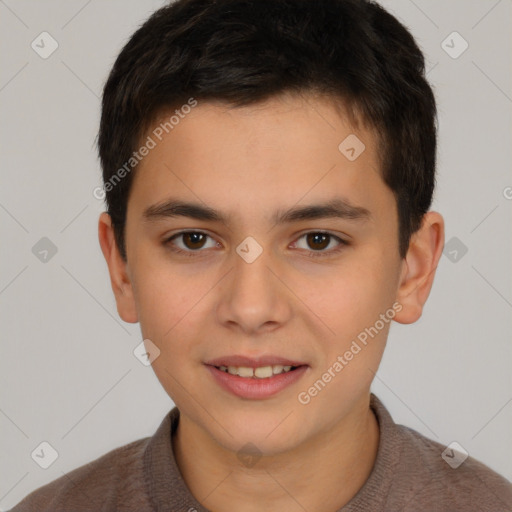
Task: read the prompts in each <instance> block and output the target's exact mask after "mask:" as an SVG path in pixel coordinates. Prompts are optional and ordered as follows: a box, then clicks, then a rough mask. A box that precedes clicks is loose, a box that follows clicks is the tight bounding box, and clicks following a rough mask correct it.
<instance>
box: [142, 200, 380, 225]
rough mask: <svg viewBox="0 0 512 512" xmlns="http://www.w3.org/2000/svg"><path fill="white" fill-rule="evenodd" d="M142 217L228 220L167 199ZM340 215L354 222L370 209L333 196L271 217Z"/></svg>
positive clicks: (364, 217) (291, 219) (276, 220)
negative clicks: (321, 201)
mask: <svg viewBox="0 0 512 512" xmlns="http://www.w3.org/2000/svg"><path fill="white" fill-rule="evenodd" d="M143 217H144V219H146V220H148V221H154V220H160V219H163V218H172V217H189V218H191V219H196V220H203V221H212V222H222V223H224V224H227V223H228V221H229V219H228V217H227V216H226V215H224V214H223V213H221V212H220V211H218V210H215V209H213V208H210V207H209V206H204V205H201V204H199V203H191V202H184V201H180V200H176V199H169V200H166V201H164V202H162V203H159V204H155V205H152V206H149V207H148V208H146V209H145V210H144V213H143ZM327 218H340V219H347V220H354V221H366V220H370V219H371V218H372V214H371V212H370V211H369V210H368V209H366V208H363V207H362V206H356V205H353V204H351V203H350V202H349V201H347V200H346V199H343V198H334V199H332V200H330V201H328V202H326V203H322V204H311V205H307V206H294V207H292V208H290V209H288V210H284V211H283V210H278V211H276V212H275V213H274V215H273V216H272V218H271V219H270V220H271V221H272V222H273V223H275V224H285V223H291V222H298V221H303V220H318V219H327Z"/></svg>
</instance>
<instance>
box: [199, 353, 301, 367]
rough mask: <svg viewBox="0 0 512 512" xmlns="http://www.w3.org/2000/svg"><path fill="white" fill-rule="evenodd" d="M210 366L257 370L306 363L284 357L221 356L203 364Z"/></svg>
mask: <svg viewBox="0 0 512 512" xmlns="http://www.w3.org/2000/svg"><path fill="white" fill-rule="evenodd" d="M205 364H206V365H210V366H244V367H247V368H258V367H260V366H274V365H282V366H304V365H305V364H306V363H303V362H301V361H297V360H294V359H287V358H286V357H281V356H274V355H271V354H269V355H262V356H259V357H248V356H243V355H232V356H222V357H217V358H215V359H210V360H209V361H206V362H205Z"/></svg>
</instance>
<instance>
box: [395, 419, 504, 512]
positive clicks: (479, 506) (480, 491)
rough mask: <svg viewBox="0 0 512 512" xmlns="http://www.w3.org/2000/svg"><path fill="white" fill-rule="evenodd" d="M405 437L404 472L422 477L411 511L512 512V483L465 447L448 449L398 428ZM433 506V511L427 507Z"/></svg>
mask: <svg viewBox="0 0 512 512" xmlns="http://www.w3.org/2000/svg"><path fill="white" fill-rule="evenodd" d="M397 429H399V431H400V434H401V438H402V443H401V444H402V450H401V457H400V473H402V474H403V473H404V471H405V472H407V473H408V474H409V477H410V478H412V479H413V480H414V476H415V475H418V477H419V476H420V475H421V483H419V485H418V486H417V487H416V488H415V493H414V497H413V498H412V500H411V502H410V503H409V505H408V506H409V508H405V509H404V510H416V509H417V504H418V503H421V504H424V505H422V510H450V511H455V510H461V511H463V510H464V511H466V510H475V511H481V512H487V511H489V512H490V511H493V512H494V511H512V484H511V483H510V482H509V481H508V480H506V479H505V478H504V477H502V476H501V475H499V474H498V473H496V472H495V471H493V470H492V469H490V468H489V467H488V466H486V465H485V464H483V463H481V462H479V461H478V460H476V459H474V458H473V457H471V456H469V455H468V454H467V452H465V451H464V449H463V448H462V447H460V448H458V447H457V446H453V445H449V446H448V447H447V446H444V445H442V444H440V443H438V442H436V441H433V440H432V439H429V438H427V437H425V436H423V435H422V434H420V433H418V432H416V431H415V430H413V429H411V428H408V427H404V426H402V425H397ZM427 507H430V508H427Z"/></svg>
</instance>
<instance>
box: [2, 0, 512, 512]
mask: <svg viewBox="0 0 512 512" xmlns="http://www.w3.org/2000/svg"><path fill="white" fill-rule="evenodd" d="M162 4H163V2H162V1H157V0H145V1H140V0H139V1H134V0H130V1H127V0H109V1H100V0H92V1H86V0H72V1H71V0H68V1H63V0H62V1H57V0H51V1H41V0H37V1H35V0H33V1H25V0H18V1H15V0H3V1H2V0H0V40H1V44H0V48H1V50H0V51H1V76H0V116H1V120H2V122H1V126H0V130H1V132H0V139H1V155H2V159H1V173H2V187H1V190H0V221H1V240H2V242H1V244H2V253H1V275H0V307H1V309H2V336H3V338H2V356H1V358H0V389H1V395H0V431H1V433H2V435H1V457H0V459H1V467H0V471H1V473H0V507H1V508H2V509H3V510H5V509H8V508H10V507H12V506H13V505H14V504H15V503H17V502H18V501H19V500H20V499H21V498H22V497H24V496H25V495H26V494H27V493H28V492H29V491H31V490H33V489H35V488H37V487H39V486H41V485H43V484H45V483H47V482H49V481H51V480H53V479H55V478H57V477H60V476H62V475H63V474H66V473H67V472H69V470H71V469H73V468H75V467H77V466H79V465H82V464H84V463H86V462H89V461H90V460H92V459H94V458H96V457H98V456H100V455H102V454H104V453H106V452H107V451H109V450H111V449H113V448H115V447H117V446H120V445H123V444H126V443H128V442H129V441H132V440H135V439H138V438H141V437H144V436H148V435H151V434H152V433H153V432H154V431H155V429H156V428H157V426H158V425H159V423H160V421H161V420H162V418H163V416H164V415H165V413H166V412H167V411H168V410H169V409H170V408H171V407H172V402H171V401H170V399H169V398H168V396H167V395H166V393H165V392H164V390H163V389H162V388H161V386H160V384H159V382H158V381H157V379H156V377H155V376H154V374H153V371H152V369H151V367H145V366H143V365H142V364H141V363H140V362H139V361H138V360H137V359H136V358H135V357H134V355H133V353H132V351H133V349H134V348H135V347H136V346H137V345H138V344H139V343H140V342H141V335H140V331H139V326H138V325H130V324H125V323H124V322H122V321H121V320H120V319H119V318H118V316H117V312H116V308H115V302H114V298H113V294H112V292H111V289H110V282H109V278H108V273H107V268H106V264H105V262H104V260H103V256H102V254H101V252H100V248H99V244H98V241H97V218H98V215H99V213H100V212H101V211H102V210H103V205H102V203H101V202H100V201H98V200H97V199H95V198H94V197H93V194H92V191H93V189H94V188H95V187H97V186H98V185H100V171H99V165H98V160H97V156H96V152H95V137H96V134H97V129H98V121H99V105H100V100H99V97H100V94H101V88H102V85H103V83H104V80H105V78H106V75H107V73H108V71H109V68H110V67H111V65H112V64H113V61H114V59H115V57H116V55H117V53H118V52H119V50H120V49H121V47H122V45H123V44H124V43H125V42H126V40H127V38H128V37H129V35H130V34H131V33H132V32H133V31H134V30H135V29H136V27H137V26H138V25H139V24H140V23H142V22H143V21H144V20H145V19H146V18H147V16H148V15H149V14H150V13H151V12H153V11H154V10H155V9H156V8H158V7H159V6H160V5H162ZM382 4H383V5H384V6H385V7H387V8H389V9H390V10H391V11H392V12H393V13H394V14H395V15H396V16H397V17H398V18H399V19H400V20H401V21H403V22H404V23H405V24H406V25H407V26H408V27H409V28H410V29H411V31H412V33H413V34H414V35H415V37H416V38H417V41H418V43H419V44H420V46H421V47H422V49H423V50H424V52H425V54H426V57H427V60H428V69H429V75H428V76H429V79H430V80H431V83H432V84H433V86H434V88H435V92H436V96H437V99H438V106H439V122H440V147H439V179H438V188H437V193H436V197H435V202H434V205H433V209H435V210H437V211H439V212H441V213H442V214H443V215H444V217H445V220H446V241H447V242H448V244H447V249H446V254H445V255H443V256H442V258H441V262H440V264H439V267H438V270H437V276H436V279H435V282H434V287H433V290H432V293H431V295H430V298H429V301H428V303H427V305H426V308H425V310H424V314H423V316H422V318H421V319H420V320H419V321H418V322H417V323H416V324H413V325H408V326H403V325H400V324H396V323H395V324H393V326H392V328H391V332H390V339H389V342H388V348H387V352H386V354H385V356H384V360H383V362H382V366H381V368H380V371H379V373H378V376H377V378H376V379H375V382H374V386H373V390H374V392H375V393H376V394H377V395H378V396H379V397H380V398H381V399H382V400H383V402H384V403H385V404H386V406H387V407H388V408H389V409H390V411H391V413H392V415H393V416H394V419H395V421H397V422H399V423H404V424H407V425H408V426H410V427H412V428H414V429H416V430H418V431H420V432H422V433H423V434H425V435H427V436H428V437H430V438H432V439H435V440H437V441H439V442H441V443H442V444H446V445H447V444H449V443H450V442H452V441H457V442H458V443H459V444H460V445H462V446H463V447H464V448H465V449H466V450H467V451H468V452H469V454H470V455H472V456H474V457H476V458H478V459H480V460H481V461H483V462H484V463H486V464H487V465H489V466H490V467H491V468H493V469H494V470H496V471H498V472H500V473H501V474H503V475H504V476H505V477H507V478H508V479H512V458H511V456H510V454H511V453H512V438H511V432H512V372H511V362H512V344H511V332H512V329H511V309H512V286H511V284H512V283H511V265H510V262H511V252H512V251H511V234H512V229H511V207H512V200H510V199H507V196H508V198H510V197H512V189H511V188H507V187H512V176H511V173H510V169H511V138H510V136H511V116H510V113H511V102H512V99H511V97H512V93H511V62H512V59H511V48H510V46H511V45H510V42H511V36H510V34H511V26H510V25H511V24H510V20H511V19H512V17H511V15H512V12H511V11H512V3H511V1H510V0H501V1H496V0H479V1H468V0H457V1H454V0H451V1H450V2H447V1H441V0H439V1H433V0H414V1H410V0H394V1H390V0H386V1H384V2H382ZM43 31H47V32H49V33H50V34H51V36H52V37H53V38H54V39H55V40H56V41H57V42H58V44H59V47H58V49H57V50H56V51H55V52H54V53H53V54H52V55H51V56H50V57H48V58H46V59H43V58H41V57H40V56H39V55H38V54H37V53H36V52H35V51H34V50H33V49H32V48H31V42H32V41H33V40H36V42H37V41H40V38H39V39H38V36H39V34H40V33H41V32H43ZM453 31H457V32H458V33H460V34H461V36H462V37H463V38H464V39H465V40H466V41H467V42H468V44H469V48H468V49H467V50H466V51H465V52H464V53H463V54H462V55H460V56H459V57H458V58H452V56H450V55H448V53H446V51H445V50H444V49H443V47H442V42H443V41H444V40H445V39H446V38H447V36H449V35H450V34H451V33H452V32H453ZM446 44H448V45H449V46H452V47H453V48H451V49H449V51H451V52H452V54H453V52H457V51H458V50H460V49H461V48H462V46H461V44H462V41H461V40H459V39H457V38H455V39H454V38H453V36H452V37H451V38H448V40H447V43H445V45H446ZM45 48H46V50H47V49H48V48H49V45H48V42H47V43H45ZM43 237H47V238H48V239H50V240H51V241H52V243H53V244H54V245H55V246H56V248H57V253H56V254H55V255H53V256H52V254H51V252H50V253H48V256H47V261H46V262H44V261H40V259H39V258H41V257H42V255H41V254H39V255H38V250H41V247H40V246H36V249H37V250H34V252H35V253H36V254H34V252H33V247H34V246H35V245H36V244H37V243H38V242H39V241H40V239H41V238H43ZM453 237H456V239H455V240H451V239H452V238H453ZM450 240H451V241H450ZM44 243H45V242H40V244H43V245H44ZM46 243H47V242H46ZM463 247H466V248H467V253H466V254H463V251H462V250H461V249H463ZM43 248H44V247H43ZM454 251H455V252H454ZM37 256H39V257H37ZM42 441H47V442H49V443H50V444H51V445H52V446H53V447H54V448H55V449H56V450H57V452H58V454H59V456H58V458H57V459H56V460H55V462H54V463H53V464H52V465H51V466H50V467H49V468H48V469H42V468H41V467H39V465H38V464H36V462H34V460H33V459H32V458H31V453H32V452H33V451H34V449H36V448H37V447H38V446H39V444H40V443H41V442H42ZM440 456H441V454H440ZM454 471H456V470H454Z"/></svg>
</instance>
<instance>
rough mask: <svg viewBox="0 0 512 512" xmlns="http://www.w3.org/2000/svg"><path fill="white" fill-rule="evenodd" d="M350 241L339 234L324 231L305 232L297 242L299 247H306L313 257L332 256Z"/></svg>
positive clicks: (296, 244)
mask: <svg viewBox="0 0 512 512" xmlns="http://www.w3.org/2000/svg"><path fill="white" fill-rule="evenodd" d="M348 245H349V243H348V242H346V241H345V240H343V239H342V238H340V237H339V236H336V235H333V234H331V233H324V232H322V231H310V232H309V233H304V234H303V235H302V236H300V237H299V238H298V239H297V241H296V242H295V246H296V247H298V248H299V249H305V250H306V251H307V255H308V256H311V257H321V256H331V255H334V254H335V253H337V252H339V251H341V250H343V249H344V248H345V247H346V246H348Z"/></svg>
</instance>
